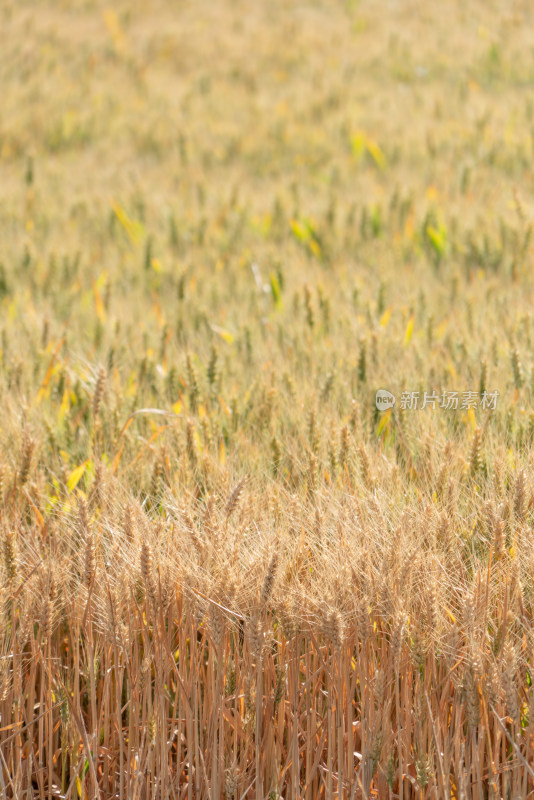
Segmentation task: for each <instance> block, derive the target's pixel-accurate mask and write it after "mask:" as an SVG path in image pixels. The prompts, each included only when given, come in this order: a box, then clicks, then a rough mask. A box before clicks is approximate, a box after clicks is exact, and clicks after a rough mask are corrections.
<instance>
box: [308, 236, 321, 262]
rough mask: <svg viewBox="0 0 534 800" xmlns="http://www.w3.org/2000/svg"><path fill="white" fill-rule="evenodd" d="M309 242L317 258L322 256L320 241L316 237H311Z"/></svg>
mask: <svg viewBox="0 0 534 800" xmlns="http://www.w3.org/2000/svg"><path fill="white" fill-rule="evenodd" d="M308 244H309V247H310V250H311V251H312V253H313V255H314V256H315V257H316V258H320V257H321V247H320V245H319V242H317V241H316V240H315V239H310V241H309V243H308Z"/></svg>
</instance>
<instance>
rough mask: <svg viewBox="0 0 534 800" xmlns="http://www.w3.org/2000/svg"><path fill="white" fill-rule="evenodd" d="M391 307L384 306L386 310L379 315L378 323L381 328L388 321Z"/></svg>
mask: <svg viewBox="0 0 534 800" xmlns="http://www.w3.org/2000/svg"><path fill="white" fill-rule="evenodd" d="M391 308H392V307H391V306H390V307H389V308H386V310H385V311H384V313H383V314H382V316H381V317H380V325H381V327H382V328H385V327H386V325H387V324H388V322H389V318H390V317H391Z"/></svg>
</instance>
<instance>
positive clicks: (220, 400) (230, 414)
mask: <svg viewBox="0 0 534 800" xmlns="http://www.w3.org/2000/svg"><path fill="white" fill-rule="evenodd" d="M218 400H219V403H220V404H221V408H222V410H223V411H224V413H225V414H226V416H227V417H231V416H232V412H231V410H230V409H229V408H228V406H227V405H226V403H225V402H224V400H223V398H222V397H221V395H219V398H218Z"/></svg>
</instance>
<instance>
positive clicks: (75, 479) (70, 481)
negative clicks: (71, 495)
mask: <svg viewBox="0 0 534 800" xmlns="http://www.w3.org/2000/svg"><path fill="white" fill-rule="evenodd" d="M89 461H90V459H89V458H88V459H87V461H84V462H83V464H80V466H79V467H76V469H73V470H72V472H71V473H70V475H69V476H68V478H67V489H68V490H69V492H72V490H73V489H74V488H75V487H76V486H77V485H78V484H79V482H80V481H81V479H82V476H83V474H84V472H85V470H86V469H87V465H88V464H89Z"/></svg>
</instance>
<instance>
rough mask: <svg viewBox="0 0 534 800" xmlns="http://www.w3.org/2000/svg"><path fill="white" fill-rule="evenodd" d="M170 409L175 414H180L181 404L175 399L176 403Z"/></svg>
mask: <svg viewBox="0 0 534 800" xmlns="http://www.w3.org/2000/svg"><path fill="white" fill-rule="evenodd" d="M172 410H173V411H174V413H175V414H181V413H182V404H181V402H180V400H177V401H176V403H175V404H174V405H173V407H172Z"/></svg>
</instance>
